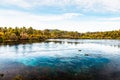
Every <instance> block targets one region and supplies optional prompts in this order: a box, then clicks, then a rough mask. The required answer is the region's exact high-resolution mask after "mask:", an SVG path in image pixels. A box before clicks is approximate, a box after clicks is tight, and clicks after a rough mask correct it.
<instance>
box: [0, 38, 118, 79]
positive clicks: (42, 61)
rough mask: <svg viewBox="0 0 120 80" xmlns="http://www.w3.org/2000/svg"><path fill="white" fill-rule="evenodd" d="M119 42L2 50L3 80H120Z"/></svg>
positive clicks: (74, 42) (56, 42)
mask: <svg viewBox="0 0 120 80" xmlns="http://www.w3.org/2000/svg"><path fill="white" fill-rule="evenodd" d="M119 45H120V41H119V40H79V39H78V40H72V39H69V40H68V39H50V40H48V41H46V42H41V43H30V44H15V45H1V46H0V80H119V79H120V76H119V75H120V54H119V53H120V48H119Z"/></svg>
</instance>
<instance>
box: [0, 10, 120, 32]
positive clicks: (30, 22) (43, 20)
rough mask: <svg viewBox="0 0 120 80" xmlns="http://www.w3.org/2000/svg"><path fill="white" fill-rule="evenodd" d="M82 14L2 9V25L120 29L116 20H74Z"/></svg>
mask: <svg viewBox="0 0 120 80" xmlns="http://www.w3.org/2000/svg"><path fill="white" fill-rule="evenodd" d="M80 16H82V14H78V13H65V14H61V15H33V14H30V13H26V12H19V11H11V10H0V26H7V27H9V26H12V27H16V26H28V27H29V26H33V28H37V29H61V30H70V31H80V32H86V31H104V30H115V29H120V26H119V25H120V23H119V22H115V21H112V22H111V21H109V20H106V21H105V22H102V21H101V22H98V21H85V22H83V21H82V20H81V21H73V18H75V17H80ZM118 19H119V18H118Z"/></svg>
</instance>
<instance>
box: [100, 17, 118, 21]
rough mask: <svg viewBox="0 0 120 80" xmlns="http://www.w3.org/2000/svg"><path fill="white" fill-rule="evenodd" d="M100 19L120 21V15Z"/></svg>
mask: <svg viewBox="0 0 120 80" xmlns="http://www.w3.org/2000/svg"><path fill="white" fill-rule="evenodd" d="M99 20H105V21H120V17H113V18H100V19H99Z"/></svg>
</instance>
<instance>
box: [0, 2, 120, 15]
mask: <svg viewBox="0 0 120 80" xmlns="http://www.w3.org/2000/svg"><path fill="white" fill-rule="evenodd" d="M0 5H6V6H7V5H15V6H19V7H22V8H30V9H31V8H35V7H40V6H58V7H62V8H63V7H64V8H67V6H71V5H74V6H75V7H74V8H77V9H78V10H84V11H95V12H114V13H115V12H120V7H119V5H120V0H0Z"/></svg>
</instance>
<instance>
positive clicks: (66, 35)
mask: <svg viewBox="0 0 120 80" xmlns="http://www.w3.org/2000/svg"><path fill="white" fill-rule="evenodd" d="M46 39H120V30H114V31H104V32H86V33H80V32H77V31H63V30H58V29H53V30H52V29H45V30H37V29H33V28H32V27H29V28H26V27H20V28H19V27H15V28H12V27H0V42H1V43H2V42H13V41H14V42H15V41H22V40H37V41H43V40H46Z"/></svg>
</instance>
